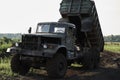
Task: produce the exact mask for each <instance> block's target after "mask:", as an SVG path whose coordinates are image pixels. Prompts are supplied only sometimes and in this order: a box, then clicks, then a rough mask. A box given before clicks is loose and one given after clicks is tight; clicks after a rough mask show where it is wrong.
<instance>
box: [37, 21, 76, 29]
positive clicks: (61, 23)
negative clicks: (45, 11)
mask: <svg viewBox="0 0 120 80" xmlns="http://www.w3.org/2000/svg"><path fill="white" fill-rule="evenodd" d="M42 24H58V25H69V26H67V27H73V28H74V27H75V25H74V24H71V23H67V22H41V23H38V25H42Z"/></svg>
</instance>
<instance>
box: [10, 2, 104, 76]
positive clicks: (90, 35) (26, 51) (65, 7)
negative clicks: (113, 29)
mask: <svg viewBox="0 0 120 80" xmlns="http://www.w3.org/2000/svg"><path fill="white" fill-rule="evenodd" d="M60 14H61V16H62V18H61V19H59V20H58V22H44V23H38V25H37V29H36V33H30V32H31V28H30V29H29V34H23V35H22V39H21V42H20V43H18V45H17V46H14V47H12V48H11V50H10V52H11V53H14V55H13V57H12V59H11V69H12V71H13V72H14V73H18V74H20V75H25V74H27V73H28V71H29V70H30V68H31V67H32V68H35V69H45V70H46V71H47V74H48V76H49V77H54V78H60V77H64V76H65V74H66V71H67V68H68V67H69V66H71V64H72V63H78V64H81V65H83V67H84V68H86V69H95V68H97V67H98V66H99V62H100V52H102V51H103V49H104V39H103V34H102V30H101V26H100V22H99V18H98V14H97V10H96V7H95V3H94V1H91V0H62V2H61V4H60Z"/></svg>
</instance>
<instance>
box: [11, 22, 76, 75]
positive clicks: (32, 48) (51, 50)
mask: <svg viewBox="0 0 120 80" xmlns="http://www.w3.org/2000/svg"><path fill="white" fill-rule="evenodd" d="M75 40H76V38H75V25H73V24H71V23H65V22H46V23H38V25H37V29H36V33H34V34H23V35H22V42H21V43H19V45H18V46H16V47H13V48H11V53H15V55H14V56H13V58H12V60H11V69H12V71H13V72H17V73H19V74H26V73H27V72H28V71H29V69H30V67H33V68H40V67H46V70H47V72H48V74H49V75H51V76H54V75H55V74H57V76H58V77H61V76H64V75H65V72H66V70H67V60H72V59H74V58H75V57H76V56H75V55H74V54H75V52H74V49H75V48H74V44H75ZM21 62H22V63H21ZM16 63H17V64H16ZM53 65H58V67H56V66H53ZM51 66H52V67H54V68H56V70H57V72H54V73H53V71H51V68H50V67H51ZM19 67H20V69H21V70H18V69H17V68H19ZM56 70H55V71H56ZM61 71H62V72H61ZM55 76H56V75H55ZM55 76H54V77H55Z"/></svg>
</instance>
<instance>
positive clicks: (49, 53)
mask: <svg viewBox="0 0 120 80" xmlns="http://www.w3.org/2000/svg"><path fill="white" fill-rule="evenodd" d="M10 53H12V54H21V55H26V56H39V57H53V55H54V54H55V52H54V50H52V49H42V50H26V49H21V48H16V47H12V48H10Z"/></svg>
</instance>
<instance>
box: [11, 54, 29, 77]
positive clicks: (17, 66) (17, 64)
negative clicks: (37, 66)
mask: <svg viewBox="0 0 120 80" xmlns="http://www.w3.org/2000/svg"><path fill="white" fill-rule="evenodd" d="M11 69H12V71H13V72H14V73H18V74H20V75H25V74H26V73H28V71H29V69H30V65H29V64H28V63H26V62H24V61H21V60H20V55H19V54H15V55H14V56H13V57H12V60H11Z"/></svg>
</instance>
